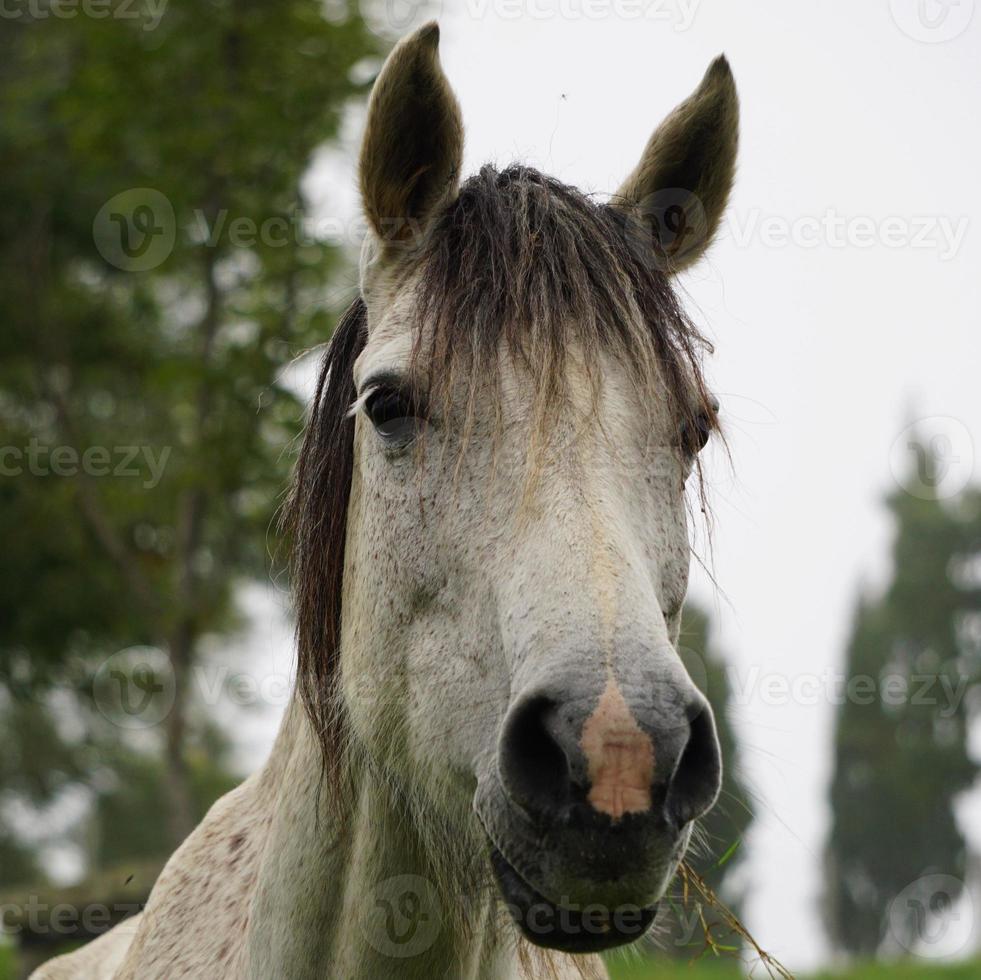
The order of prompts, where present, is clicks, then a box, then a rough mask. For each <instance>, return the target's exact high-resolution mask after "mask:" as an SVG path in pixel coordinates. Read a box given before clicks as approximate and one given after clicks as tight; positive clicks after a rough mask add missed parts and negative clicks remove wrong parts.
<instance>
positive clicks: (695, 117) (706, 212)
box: [611, 55, 739, 272]
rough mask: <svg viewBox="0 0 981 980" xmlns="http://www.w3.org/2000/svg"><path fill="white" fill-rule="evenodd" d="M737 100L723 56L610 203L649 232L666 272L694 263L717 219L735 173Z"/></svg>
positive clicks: (658, 134)
mask: <svg viewBox="0 0 981 980" xmlns="http://www.w3.org/2000/svg"><path fill="white" fill-rule="evenodd" d="M738 142H739V97H738V96H737V94H736V83H735V81H734V80H733V77H732V71H731V70H730V68H729V62H728V61H726V59H725V56H724V55H719V57H718V58H716V59H715V61H713V62H712V64H711V65H710V66H709V69H708V71H707V72H706V73H705V77H704V78H703V79H702V82H701V84H700V85H699V86H698V88H697V89H696V90H695V92H694V93H693V94H692V95H691V96H690V97H689V98H688V99H687V100H686V101H685V102H682V104H681V105H679V106H678V107H677V108H676V109H675V110H674V112H672V113H671V115H669V116H668V117H667V119H665V120H664V122H663V123H661V125H660V126H659V127H658V128H657V130H656V131H655V133H654V135H653V136H652V137H651V138H650V141H649V142H648V144H647V146H646V148H645V149H644V154H643V156H642V157H641V160H640V163H639V164H637V167H636V168H635V169H634V171H633V173H631V174H630V176H629V177H628V178H627V179H626V180H625V181H624V183H623V185H622V186H621V187H620V190H619V191H617V193H616V195H615V196H614V199H613V201H612V202H611V203H612V204H613V206H614V207H618V208H620V209H622V210H624V211H626V212H627V213H628V214H629V215H630V217H631V218H632V219H633V220H639V221H640V227H641V229H642V232H643V233H644V234H648V233H651V234H653V237H654V245H655V247H656V249H657V252H658V255H659V257H660V258H661V259H663V261H664V262H665V265H666V267H667V268H668V269H669V270H670V271H672V272H677V271H679V270H681V269H684V268H686V267H687V266H689V265H691V264H692V263H693V262H695V261H696V260H697V259H699V258H700V257H701V256H702V255H703V253H704V252H705V250H706V249H707V248H708V246H709V244H710V243H711V241H712V238H713V236H714V235H715V232H716V230H717V229H718V227H719V222H720V221H721V220H722V214H723V212H724V211H725V207H726V202H727V201H728V199H729V192H730V190H731V189H732V183H733V178H734V176H735V169H736V147H737V144H738Z"/></svg>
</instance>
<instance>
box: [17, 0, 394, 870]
mask: <svg viewBox="0 0 981 980" xmlns="http://www.w3.org/2000/svg"><path fill="white" fill-rule="evenodd" d="M31 9H33V8H31ZM39 9H40V8H39ZM132 9H133V10H134V11H137V12H142V13H144V14H146V12H147V8H146V6H145V5H141V4H135V5H133V8H132ZM328 12H329V19H328ZM23 13H24V16H21V17H19V18H10V19H7V20H5V21H4V27H3V31H2V32H0V110H2V114H3V119H4V125H3V127H2V128H0V173H2V175H3V187H4V207H3V208H2V209H0V269H2V271H0V447H2V451H3V452H4V456H3V458H2V460H0V462H2V463H3V470H2V474H0V539H2V540H3V542H4V547H3V549H0V623H2V631H0V741H2V744H3V745H4V753H3V755H2V757H0V884H8V883H12V882H13V881H14V880H16V879H24V878H26V877H29V876H31V875H33V874H36V871H37V869H36V868H35V867H34V864H33V859H32V856H31V855H30V854H29V853H28V852H27V850H26V849H25V848H24V847H23V846H21V845H19V844H18V843H17V841H16V839H15V837H14V835H13V833H12V832H11V830H10V827H9V820H6V819H5V818H6V815H7V814H8V813H9V811H10V807H11V804H12V802H13V801H17V800H20V801H26V802H28V803H29V804H31V805H33V806H35V807H39V808H40V807H44V806H51V805H52V804H57V801H58V800H59V799H60V798H61V797H62V795H63V794H65V793H66V791H67V790H68V789H69V788H72V787H75V788H77V787H83V788H84V789H85V791H86V792H87V793H88V795H89V797H90V799H91V800H92V802H93V809H92V813H93V816H94V818H95V823H96V824H97V825H98V824H100V823H101V824H102V825H103V829H101V830H100V829H99V828H98V826H97V827H96V828H95V829H94V830H93V829H89V830H87V831H84V832H83V831H80V836H81V839H82V840H84V841H85V843H86V847H87V853H88V854H89V856H90V857H91V858H92V859H94V860H115V859H118V858H122V857H124V856H129V855H132V854H136V853H145V852H147V851H148V850H150V849H155V850H156V851H157V852H160V851H164V852H166V851H167V850H169V849H170V848H171V847H172V846H173V844H174V843H175V842H176V841H177V840H179V839H180V837H181V836H182V835H183V833H185V832H186V831H187V830H188V829H189V828H190V826H192V825H193V823H194V822H195V821H196V819H198V817H199V816H200V815H201V813H203V812H204V809H206V807H207V804H208V803H209V802H210V801H211V800H212V799H213V798H214V797H215V796H216V795H218V794H219V793H221V792H223V791H224V790H225V789H226V788H227V787H228V786H229V785H230V779H229V777H228V776H227V774H226V772H225V768H224V767H226V766H227V758H226V753H225V751H224V750H225V746H224V745H223V744H221V739H219V738H218V737H217V735H216V733H214V732H213V731H211V730H210V729H209V728H208V727H207V725H206V723H205V722H204V721H203V720H201V719H198V718H196V717H195V715H194V711H193V705H192V704H191V701H192V692H191V690H190V682H189V676H190V671H191V669H192V667H193V664H194V662H195V660H196V658H197V657H198V656H199V651H200V641H201V638H202V637H203V636H206V635H209V634H215V633H222V632H227V631H229V630H230V629H232V628H234V627H235V625H236V623H237V616H236V609H235V605H234V598H235V594H236V585H237V584H238V583H239V582H241V581H242V580H243V579H244V578H248V577H259V576H265V575H267V574H268V571H269V554H270V552H274V551H275V548H276V540H275V522H274V520H273V518H274V513H275V509H276V506H277V504H278V501H279V499H280V495H281V493H282V491H283V488H284V486H285V485H286V484H287V482H288V472H289V468H290V458H289V453H288V452H287V450H288V448H289V447H290V445H291V443H292V441H293V440H294V438H295V437H296V435H297V433H298V431H299V428H300V423H301V417H302V405H301V402H300V400H299V398H298V397H297V394H296V392H295V391H293V390H292V389H291V388H290V387H289V385H288V384H287V383H286V381H285V380H284V370H285V368H286V367H287V366H288V365H289V364H290V363H291V362H292V361H293V360H294V359H295V358H296V357H297V356H298V355H299V354H301V353H303V352H305V351H307V350H309V349H310V348H312V347H314V346H316V345H318V344H320V343H322V342H323V341H325V340H326V339H327V338H328V336H329V334H330V330H331V328H332V317H333V314H334V311H335V308H336V306H337V303H336V302H335V303H331V302H330V299H329V295H328V292H327V284H328V281H329V280H330V279H331V277H335V276H336V275H337V273H338V271H339V270H340V269H341V267H342V262H343V259H342V257H341V255H340V252H339V250H338V248H336V247H335V246H333V245H331V244H328V243H325V242H323V241H320V240H317V239H316V238H315V237H314V236H313V235H312V234H311V233H310V231H309V229H308V228H307V227H306V226H305V225H304V219H305V203H304V200H303V197H302V194H301V190H300V184H301V178H302V176H303V174H304V173H305V171H306V169H307V168H308V166H309V164H310V161H311V158H312V156H313V154H314V152H315V151H316V150H317V149H318V148H319V147H320V146H322V145H323V144H325V143H327V142H329V141H331V140H332V139H334V138H336V136H337V133H338V127H339V124H340V121H341V118H342V113H343V111H344V108H345V106H346V105H347V104H348V103H349V101H350V100H351V99H352V98H357V97H359V96H360V94H361V93H362V91H363V90H364V88H365V85H366V83H367V80H368V78H370V75H371V72H372V66H373V64H374V59H375V58H376V56H377V55H378V45H379V42H378V40H377V38H376V37H375V36H374V35H373V34H372V33H371V32H370V31H369V30H368V29H367V28H366V26H365V24H364V22H363V20H362V18H361V15H360V12H359V11H358V8H357V6H356V5H353V4H352V5H346V4H344V3H331V4H330V5H329V11H328V8H325V7H324V5H322V4H321V3H319V2H318V0H295V2H291V3H289V4H271V3H267V2H262V0H170V2H169V3H168V4H167V5H166V8H165V9H164V11H163V16H162V17H161V18H160V20H159V23H158V24H155V25H153V26H152V29H148V28H150V27H151V22H150V21H148V20H147V18H146V17H145V16H140V17H121V16H120V17H116V16H109V17H99V18H96V17H89V16H82V15H79V16H75V17H72V18H69V19H65V18H58V17H50V16H39V17H37V18H34V17H32V16H30V15H29V11H28V8H26V7H25V8H23ZM41 13H42V14H44V11H43V9H42V11H41ZM134 188H143V189H149V191H150V192H153V193H150V194H149V196H148V192H147V191H146V190H144V191H139V192H137V193H136V194H135V197H134V194H133V193H132V189H134ZM127 192H131V193H129V194H127ZM121 194H122V195H123V197H122V198H117V196H118V195H121ZM113 199H117V200H118V201H119V202H121V203H119V204H118V209H119V214H118V215H116V217H117V218H118V219H119V224H118V227H117V226H116V225H114V224H113V221H108V222H105V221H104V222H102V223H101V224H100V218H99V215H100V211H104V205H106V204H107V203H108V202H110V201H111V200H113ZM147 200H149V201H150V202H151V203H153V202H159V201H161V200H162V201H163V202H164V206H163V207H162V208H161V207H159V206H158V204H157V203H153V206H154V207H155V208H156V210H155V212H154V214H153V219H154V222H155V224H154V228H155V229H156V228H157V226H160V227H163V228H164V230H165V231H169V232H170V233H172V234H173V237H174V243H173V247H172V248H171V249H169V250H165V251H164V252H163V253H162V254H161V255H160V256H159V261H155V262H154V264H152V266H150V267H147V268H145V269H142V270H141V271H126V270H127V266H126V263H125V262H123V263H120V262H119V261H116V260H115V258H114V256H116V255H117V254H125V253H119V248H120V246H121V243H123V244H125V243H127V242H128V241H129V238H128V236H129V234H130V233H135V232H134V229H135V230H136V231H139V223H138V222H137V221H136V217H137V213H136V211H135V210H133V206H134V205H133V202H134V201H136V202H143V201H147ZM127 208H130V210H129V211H127ZM171 211H172V215H171V213H170V212H171ZM112 217H113V215H112V214H110V218H112ZM236 222H238V224H237V225H236ZM124 224H125V227H124ZM114 227H116V229H117V233H118V236H119V240H117V242H116V243H115V246H116V247H115V251H114V250H113V248H112V247H110V246H111V245H112V243H111V242H110V243H109V244H108V245H107V243H106V241H105V240H104V239H105V235H106V231H107V229H108V230H109V231H110V232H111V231H112V229H113V228H114ZM236 228H237V229H239V232H241V230H242V229H243V228H244V229H245V230H246V233H245V234H241V233H238V234H236V233H234V231H235V229H236ZM274 232H275V233H274ZM124 236H126V237H125V238H124ZM130 447H132V448H130ZM86 452H88V453H90V457H89V462H88V463H86V464H85V465H82V464H81V461H82V460H83V459H85V458H86V457H85V456H84V455H83V454H85V453H86ZM93 453H94V454H95V455H91V454H93ZM59 454H60V455H59ZM130 454H132V455H130ZM127 457H128V463H127V462H126V460H127ZM72 460H74V464H72V462H71V461H72ZM107 469H108V470H109V472H104V471H105V470H107ZM135 644H146V645H149V646H153V647H155V648H158V649H160V650H163V651H165V652H166V653H167V655H168V656H169V657H170V660H171V663H172V666H173V671H174V675H175V680H176V691H177V698H176V702H175V708H174V710H173V711H172V712H171V713H170V715H169V716H168V719H167V721H166V723H165V724H164V725H162V726H161V730H159V731H157V732H156V733H155V735H156V739H155V740H153V739H150V740H148V739H146V738H143V739H140V740H137V742H138V744H137V743H136V742H133V740H132V739H129V738H128V736H127V735H126V733H125V732H124V731H122V730H121V729H118V728H116V727H114V726H112V725H110V724H109V723H108V722H107V721H106V719H105V718H104V717H102V716H101V715H100V714H99V713H98V712H97V711H95V710H94V708H93V705H92V700H91V698H92V683H93V677H94V675H95V672H96V671H97V669H98V666H99V664H100V663H102V662H103V661H104V660H105V658H106V657H108V656H110V655H111V654H113V653H115V652H116V651H118V650H120V649H122V648H125V647H129V646H132V645H135ZM110 825H111V826H113V827H114V828H119V830H118V833H117V832H116V830H115V829H114V830H113V832H112V833H107V832H106V830H105V829H104V828H105V826H110Z"/></svg>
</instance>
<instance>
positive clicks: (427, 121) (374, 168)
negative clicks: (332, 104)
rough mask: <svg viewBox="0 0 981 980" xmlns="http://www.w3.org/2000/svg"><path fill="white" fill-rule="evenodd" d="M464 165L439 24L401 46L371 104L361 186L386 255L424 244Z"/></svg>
mask: <svg viewBox="0 0 981 980" xmlns="http://www.w3.org/2000/svg"><path fill="white" fill-rule="evenodd" d="M462 160H463V120H462V117H461V113H460V106H459V103H458V102H457V100H456V96H455V95H454V94H453V90H452V89H451V88H450V83H449V82H448V81H447V79H446V76H445V75H444V74H443V69H442V67H441V66H440V63H439V25H438V24H437V23H436V22H435V21H433V22H431V23H429V24H426V25H425V26H424V27H421V28H420V29H419V30H418V31H416V32H415V33H414V34H410V35H409V36H408V37H406V38H404V39H403V40H402V41H400V42H399V43H398V44H397V45H396V46H395V48H394V49H393V50H392V53H391V54H390V55H389V56H388V60H387V61H386V62H385V64H384V66H383V67H382V70H381V72H380V74H379V75H378V78H377V80H376V81H375V85H374V88H373V89H372V93H371V100H370V102H369V104H368V122H367V127H366V129H365V134H364V140H363V142H362V144H361V159H360V162H359V170H358V178H359V183H360V185H361V198H362V202H363V204H364V209H365V214H366V215H367V217H368V221H369V222H370V224H371V227H372V229H373V230H374V232H375V234H376V235H377V237H378V238H379V239H380V241H381V243H382V245H383V248H384V246H386V245H399V244H400V245H402V246H408V245H412V244H418V242H419V239H420V237H421V235H423V234H424V233H425V230H426V227H427V225H428V223H429V220H430V219H431V218H432V216H433V214H434V213H435V210H436V208H437V206H438V205H439V204H440V203H442V202H444V201H448V200H450V199H452V197H453V196H454V195H455V193H456V190H457V187H458V184H459V173H460V166H461V163H462Z"/></svg>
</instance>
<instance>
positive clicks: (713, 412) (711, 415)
mask: <svg viewBox="0 0 981 980" xmlns="http://www.w3.org/2000/svg"><path fill="white" fill-rule="evenodd" d="M718 413H719V400H718V399H717V398H716V397H715V396H714V395H713V396H712V400H711V402H710V403H709V404H708V405H707V406H706V408H704V409H702V411H700V412H698V414H697V415H695V416H694V418H692V419H691V420H687V419H686V420H685V421H683V422H682V423H681V445H682V447H683V448H684V450H685V452H686V453H688V455H689V456H697V455H698V453H700V452H701V451H702V450H703V449H704V448H705V447H706V445H707V444H708V441H709V436H710V435H711V434H712V430H713V429H714V428H716V426H717V424H718Z"/></svg>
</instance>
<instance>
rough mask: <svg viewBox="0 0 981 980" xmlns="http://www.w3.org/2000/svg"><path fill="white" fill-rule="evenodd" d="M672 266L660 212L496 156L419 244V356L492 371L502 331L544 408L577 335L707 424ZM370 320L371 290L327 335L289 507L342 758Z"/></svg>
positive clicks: (321, 687)
mask: <svg viewBox="0 0 981 980" xmlns="http://www.w3.org/2000/svg"><path fill="white" fill-rule="evenodd" d="M665 265H666V264H665V261H664V257H663V255H661V254H659V253H658V252H657V251H656V250H655V247H654V244H653V239H652V235H651V232H650V225H649V223H648V221H646V220H645V221H643V222H641V221H637V222H634V221H632V220H631V218H630V217H629V216H628V215H626V214H625V213H624V212H623V211H622V210H620V209H619V208H615V207H613V206H611V205H606V204H602V205H601V204H597V203H595V202H594V201H592V200H591V199H590V198H589V197H587V196H586V195H584V194H582V193H581V192H580V191H578V190H577V189H575V188H573V187H569V186H566V185H564V184H562V183H560V182H558V181H556V180H553V179H552V178H550V177H547V176H545V175H543V174H541V173H539V172H538V171H536V170H532V169H530V168H527V167H519V166H512V167H509V168H508V169H506V170H504V171H501V172H498V171H497V170H495V169H494V168H493V167H490V166H487V167H484V168H483V169H482V170H481V171H480V172H479V173H478V174H476V175H475V176H473V177H471V178H470V179H469V180H467V181H466V182H465V183H464V184H463V185H462V187H461V189H460V193H459V196H458V197H457V198H456V199H455V200H454V201H453V202H452V203H451V204H449V205H448V206H447V207H446V209H445V210H444V211H443V212H442V214H441V215H439V217H438V218H437V219H436V221H435V223H434V225H433V227H432V228H431V230H430V231H429V233H428V234H427V235H426V238H425V241H424V242H422V243H421V244H420V245H419V254H418V256H417V264H415V265H414V266H413V268H414V269H415V270H417V271H418V280H417V294H416V300H417V302H416V314H417V318H418V319H417V323H416V326H415V338H416V342H415V348H414V350H415V356H417V357H421V358H423V359H424V361H425V363H426V365H427V366H428V367H429V368H430V369H431V370H430V371H429V372H428V375H429V377H430V378H432V379H436V380H435V381H434V382H433V384H434V386H435V385H438V384H441V383H443V384H445V385H446V387H447V389H448V388H449V387H450V386H452V385H453V384H455V383H458V379H459V378H460V377H461V375H463V376H469V377H470V378H478V377H479V378H486V377H494V376H496V374H497V373H498V368H497V365H498V364H499V360H498V353H499V351H500V349H501V347H502V345H503V346H504V347H505V348H506V349H507V350H508V351H509V352H510V354H511V355H512V357H513V358H514V359H515V360H516V361H518V362H521V363H523V364H525V365H527V366H528V367H529V368H530V369H531V370H532V371H533V376H534V377H535V378H536V379H539V381H540V383H539V384H538V391H537V398H536V400H537V401H538V403H539V406H538V407H539V408H540V407H541V406H544V405H547V404H550V403H554V401H555V400H556V399H557V398H559V397H561V394H562V391H563V386H564V379H565V371H564V365H565V358H566V353H567V351H568V350H569V349H570V348H571V347H572V346H573V345H575V346H576V348H577V349H578V350H579V351H581V353H582V355H583V357H584V360H585V363H586V364H587V365H589V364H591V363H593V362H594V361H597V360H598V358H596V357H595V356H594V355H596V354H598V353H599V352H600V351H606V352H609V353H612V354H613V355H615V356H617V357H618V358H620V359H622V360H623V361H624V362H625V363H626V364H628V365H630V367H631V369H632V370H633V371H634V372H635V374H636V376H637V378H638V380H639V381H640V382H641V383H644V384H645V385H646V386H647V388H648V390H650V385H651V383H652V382H656V383H657V391H658V392H659V393H663V397H665V398H666V399H667V400H668V402H669V404H670V406H671V408H672V410H673V411H674V412H675V413H676V416H677V418H678V421H679V425H681V426H689V427H693V426H699V425H702V426H704V424H705V423H704V419H706V418H707V419H714V412H713V411H712V410H711V408H710V397H709V395H708V392H707V391H706V389H705V385H704V381H703V378H702V373H701V368H700V359H701V355H702V353H703V352H704V351H705V350H706V349H707V348H708V344H707V342H706V341H705V340H704V339H703V338H702V337H701V335H700V334H699V333H698V332H697V330H696V329H695V327H694V326H693V325H692V323H691V321H690V320H689V319H688V317H687V316H686V314H685V312H684V310H683V309H682V307H681V305H680V303H679V301H678V299H677V297H676V295H675V293H674V290H673V289H672V286H671V282H670V279H669V277H668V274H667V272H666V271H665ZM366 319H367V314H366V310H365V305H364V302H363V300H362V299H361V298H360V297H359V298H358V299H356V300H355V301H354V303H352V305H351V306H350V307H349V309H348V310H347V312H346V313H345V314H344V316H343V317H342V318H341V321H340V323H339V324H338V327H337V329H336V331H335V333H334V336H333V338H332V340H331V342H330V344H329V346H328V348H327V352H326V355H325V357H324V362H323V367H322V370H321V373H320V380H319V383H318V386H317V393H316V397H315V399H314V402H313V406H312V408H311V411H310V415H309V420H308V424H307V429H306V435H305V438H304V441H303V447H302V449H301V452H300V457H299V462H298V465H297V469H296V475H295V479H294V484H293V488H292V492H291V495H290V499H289V501H288V504H287V509H286V512H285V518H284V524H285V527H286V530H287V532H288V534H289V536H290V538H291V542H292V549H293V551H292V561H291V567H292V580H293V587H294V590H295V597H296V598H295V601H296V612H297V639H298V656H299V664H298V683H299V690H300V694H301V697H302V700H303V703H304V705H305V707H306V710H307V712H308V714H309V716H310V718H311V721H312V722H313V724H314V727H315V730H316V732H317V735H318V737H319V739H320V741H321V744H322V746H323V749H324V757H325V763H326V765H327V767H328V771H330V772H334V771H335V769H336V767H337V766H338V765H339V762H340V759H341V757H342V754H343V744H342V737H343V733H344V724H343V711H342V707H341V705H340V701H339V698H338V696H337V690H336V687H337V678H338V673H339V669H338V668H339V646H340V631H341V579H342V576H343V568H344V542H345V535H346V530H347V507H348V500H349V495H350V488H351V471H352V464H353V460H352V453H353V442H354V419H353V418H351V417H349V414H348V410H349V408H350V406H351V404H352V402H353V401H354V400H355V397H356V392H355V390H354V382H353V378H352V369H353V365H354V361H355V359H356V358H357V356H358V354H359V353H360V352H361V350H362V349H363V347H364V344H365V340H366V334H367V324H366ZM474 387H475V386H474V385H473V384H470V386H469V388H470V390H471V391H473V390H474ZM538 415H539V416H540V417H541V416H542V412H538ZM692 431H694V429H692Z"/></svg>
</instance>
